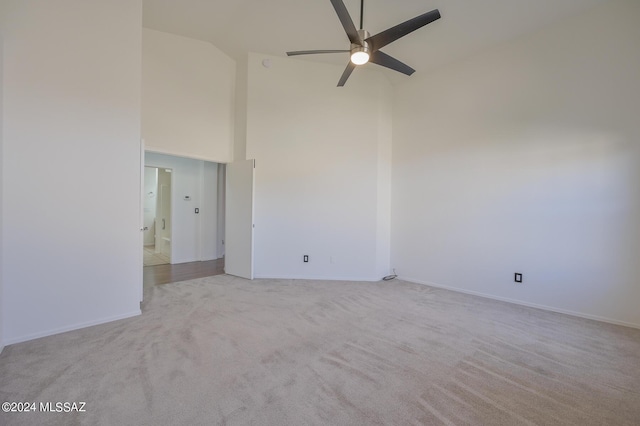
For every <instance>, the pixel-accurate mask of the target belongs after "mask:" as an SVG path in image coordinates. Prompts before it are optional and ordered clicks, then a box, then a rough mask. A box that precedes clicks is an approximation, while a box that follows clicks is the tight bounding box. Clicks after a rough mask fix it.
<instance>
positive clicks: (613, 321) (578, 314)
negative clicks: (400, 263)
mask: <svg viewBox="0 0 640 426" xmlns="http://www.w3.org/2000/svg"><path fill="white" fill-rule="evenodd" d="M398 279H399V280H402V281H407V282H410V283H414V284H422V285H427V286H429V287H436V288H442V289H445V290H451V291H455V292H457V293H465V294H471V295H473V296H479V297H484V298H485V299H492V300H499V301H501V302H507V303H513V304H515V305H521V306H527V307H530V308H536V309H542V310H544V311H550V312H557V313H559V314H565V315H571V316H574V317H579V318H586V319H590V320H594V321H600V322H606V323H609V324H615V325H622V326H625V327H631V328H638V329H640V324H634V323H630V322H625V321H619V320H616V319H613V318H606V317H601V316H598V315H591V314H585V313H582V312H576V311H571V310H567V309H561V308H556V307H553V306H546V305H539V304H537V303H530V302H525V301H522V300H516V299H509V298H507V297H500V296H495V295H492V294H486V293H481V292H478V291H472V290H466V289H463V288H458V287H451V286H447V285H440V284H437V283H433V282H430V281H424V280H419V279H416V278H411V277H403V276H398Z"/></svg>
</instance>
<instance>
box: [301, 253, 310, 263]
mask: <svg viewBox="0 0 640 426" xmlns="http://www.w3.org/2000/svg"><path fill="white" fill-rule="evenodd" d="M302 261H303V262H304V263H309V256H308V255H306V254H305V255H304V256H302Z"/></svg>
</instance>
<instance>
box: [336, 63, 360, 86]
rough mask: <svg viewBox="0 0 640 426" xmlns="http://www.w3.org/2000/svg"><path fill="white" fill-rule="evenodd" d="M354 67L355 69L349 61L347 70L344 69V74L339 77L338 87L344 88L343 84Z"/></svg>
mask: <svg viewBox="0 0 640 426" xmlns="http://www.w3.org/2000/svg"><path fill="white" fill-rule="evenodd" d="M355 67H356V66H355V64H354V63H353V62H351V61H349V63H348V64H347V68H345V69H344V72H343V73H342V77H340V81H339V82H338V87H342V86H344V84H345V83H346V82H347V79H348V78H349V76H350V75H351V73H352V72H353V70H354V69H355Z"/></svg>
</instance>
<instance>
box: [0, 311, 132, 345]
mask: <svg viewBox="0 0 640 426" xmlns="http://www.w3.org/2000/svg"><path fill="white" fill-rule="evenodd" d="M141 314H142V311H141V310H140V309H138V310H135V311H133V312H130V313H127V314H122V315H115V316H113V317H107V318H101V319H99V320H95V321H88V322H84V323H80V324H74V325H69V326H66V327H59V328H54V329H51V330H47V331H41V332H38V333H33V334H27V335H25V336H19V337H14V338H11V339H7V340H5V341H4V342H2V344H3V345H6V346H9V345H13V344H16V343H21V342H26V341H28V340H34V339H39V338H41V337H47V336H52V335H54V334H60V333H66V332H67V331H73V330H79V329H81V328H86V327H91V326H94V325H99V324H105V323H107V322H112V321H118V320H121V319H125V318H131V317H135V316H138V315H141Z"/></svg>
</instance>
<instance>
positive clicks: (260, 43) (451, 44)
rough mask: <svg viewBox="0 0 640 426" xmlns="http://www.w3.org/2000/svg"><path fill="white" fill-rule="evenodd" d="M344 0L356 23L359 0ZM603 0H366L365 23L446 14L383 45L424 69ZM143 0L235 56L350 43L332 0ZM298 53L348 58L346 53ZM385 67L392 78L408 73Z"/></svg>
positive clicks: (382, 25)
mask: <svg viewBox="0 0 640 426" xmlns="http://www.w3.org/2000/svg"><path fill="white" fill-rule="evenodd" d="M343 1H344V3H345V5H346V7H347V9H348V10H349V13H350V14H351V16H352V18H353V21H354V23H355V24H356V26H357V25H358V23H359V22H358V21H359V14H360V1H359V0H343ZM606 1H607V0H483V1H480V0H365V2H364V28H365V29H367V30H368V31H369V32H370V33H371V34H376V33H378V32H380V31H383V30H385V29H387V28H389V27H391V26H393V25H396V24H398V23H400V22H403V21H405V20H407V19H410V18H413V17H414V16H416V15H419V14H422V13H424V12H427V11H430V10H432V9H436V8H437V9H439V10H440V13H441V14H442V19H440V20H438V21H436V22H433V23H431V24H429V25H427V26H426V27H424V28H421V29H419V30H417V31H415V32H414V33H411V34H409V35H407V36H406V37H404V38H402V39H400V40H398V41H396V42H394V43H393V44H390V45H388V46H386V47H385V48H383V49H382V50H383V51H384V52H385V53H387V54H390V55H392V56H394V57H396V58H397V59H399V60H401V61H403V62H405V63H407V64H408V65H410V66H412V67H413V68H415V69H416V71H417V73H421V72H423V73H424V72H427V71H429V70H431V69H434V68H437V67H440V66H443V65H446V64H447V63H451V62H454V61H456V60H459V59H462V58H464V57H465V56H468V55H471V54H473V53H474V52H478V51H480V50H482V49H486V48H488V47H491V46H492V45H497V44H500V43H503V42H505V41H507V40H510V39H513V38H516V37H518V36H521V35H524V34H526V33H529V32H534V31H539V30H542V29H544V27H545V26H548V25H550V24H551V23H553V22H555V21H558V20H560V19H563V18H566V17H569V16H572V15H577V14H579V13H581V12H583V11H585V10H587V9H589V8H591V7H593V6H595V5H597V4H599V3H604V2H606ZM143 5H144V6H143V7H144V8H143V25H144V26H145V27H147V28H151V29H155V30H159V31H165V32H168V33H173V34H177V35H182V36H186V37H191V38H195V39H200V40H205V41H209V42H211V43H213V44H214V45H215V46H216V47H218V48H219V49H221V50H222V51H224V52H225V53H227V54H228V55H229V56H231V57H233V58H235V59H239V58H242V57H244V56H245V55H246V54H247V52H258V53H265V54H270V55H278V56H285V52H286V51H291V50H311V49H348V48H349V41H348V39H347V37H346V35H345V33H344V30H343V29H342V26H341V24H340V21H339V20H338V17H337V15H336V13H335V11H334V9H333V6H332V5H331V3H330V2H329V0H269V1H265V0H143ZM594 31H597V29H594ZM297 59H300V60H313V61H321V62H328V63H335V64H340V65H346V63H347V61H348V54H347V53H339V54H327V55H313V56H299V57H297ZM365 66H367V67H376V68H378V69H381V70H382V68H380V67H377V66H376V65H371V64H367V65H365ZM382 72H385V73H386V74H387V75H389V76H390V77H391V78H392V81H394V82H398V81H403V79H405V78H408V77H405V76H403V75H400V74H398V73H394V72H393V71H390V70H386V69H384V71H382ZM395 74H398V75H395Z"/></svg>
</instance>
